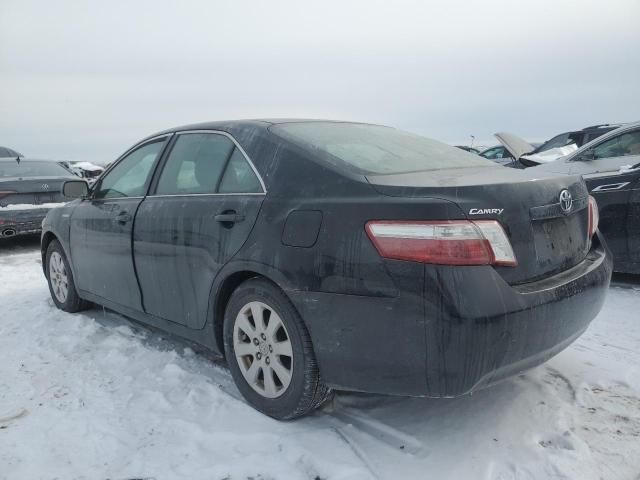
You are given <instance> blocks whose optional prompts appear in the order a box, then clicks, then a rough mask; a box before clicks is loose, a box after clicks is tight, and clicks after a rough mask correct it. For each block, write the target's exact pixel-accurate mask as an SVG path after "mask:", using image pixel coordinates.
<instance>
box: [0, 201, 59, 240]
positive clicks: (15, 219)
mask: <svg viewBox="0 0 640 480" xmlns="http://www.w3.org/2000/svg"><path fill="white" fill-rule="evenodd" d="M49 210H51V209H50V208H33V209H26V210H8V209H2V208H0V237H5V236H7V237H9V236H13V235H25V234H30V233H39V232H40V231H42V221H43V220H44V217H46V216H47V213H48V212H49Z"/></svg>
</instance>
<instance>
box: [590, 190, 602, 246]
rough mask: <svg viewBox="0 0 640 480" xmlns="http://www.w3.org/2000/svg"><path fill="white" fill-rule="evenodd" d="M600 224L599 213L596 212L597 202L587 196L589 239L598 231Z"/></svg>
mask: <svg viewBox="0 0 640 480" xmlns="http://www.w3.org/2000/svg"><path fill="white" fill-rule="evenodd" d="M598 223H600V211H599V210H598V202H596V199H595V198H593V197H592V196H591V195H589V228H588V230H589V238H591V237H593V236H594V235H595V233H596V231H597V230H598Z"/></svg>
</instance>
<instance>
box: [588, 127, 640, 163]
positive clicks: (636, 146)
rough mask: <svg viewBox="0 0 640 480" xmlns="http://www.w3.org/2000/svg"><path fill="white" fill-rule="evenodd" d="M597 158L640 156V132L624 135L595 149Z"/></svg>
mask: <svg viewBox="0 0 640 480" xmlns="http://www.w3.org/2000/svg"><path fill="white" fill-rule="evenodd" d="M593 153H594V156H595V158H611V157H625V156H628V155H640V130H635V131H633V132H627V133H623V134H622V135H618V136H616V137H613V138H611V139H609V140H607V141H604V142H602V143H601V144H600V145H598V146H596V147H594V148H593Z"/></svg>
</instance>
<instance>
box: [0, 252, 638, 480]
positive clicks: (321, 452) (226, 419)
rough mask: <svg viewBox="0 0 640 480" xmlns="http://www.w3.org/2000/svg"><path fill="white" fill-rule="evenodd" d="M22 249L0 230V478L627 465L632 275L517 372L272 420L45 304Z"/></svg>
mask: <svg viewBox="0 0 640 480" xmlns="http://www.w3.org/2000/svg"><path fill="white" fill-rule="evenodd" d="M37 248H38V247H37V241H36V240H27V241H26V242H22V243H21V242H19V241H18V240H14V241H13V242H11V243H0V306H1V310H0V312H1V313H0V478H1V479H12V480H13V479H20V480H21V479H28V480H33V479H54V478H58V479H114V480H115V479H119V480H124V479H134V478H135V479H141V478H144V479H157V480H160V479H181V478H185V479H191V480H197V479H216V480H222V479H234V480H239V479H254V480H258V479H261V480H267V479H310V480H315V479H369V478H378V479H412V478H434V479H449V478H453V479H475V478H487V479H496V480H497V479H500V480H507V479H546V478H549V479H551V478H553V479H559V478H569V479H580V480H591V479H594V480H595V479H607V480H608V479H612V480H615V479H630V480H637V479H640V279H633V278H632V277H628V278H627V279H625V283H624V284H619V285H616V286H613V287H612V288H611V290H610V294H609V297H608V300H607V302H606V305H605V308H604V310H603V311H602V313H601V314H600V316H599V317H598V318H597V319H596V320H595V321H594V323H593V324H592V326H591V327H590V328H589V330H588V331H587V332H586V333H585V335H583V337H582V338H580V339H579V340H578V341H577V342H576V343H575V344H574V345H572V346H571V347H570V348H569V349H567V350H566V351H564V352H563V353H561V354H560V355H558V356H557V357H555V358H554V359H552V360H551V361H550V362H548V363H547V364H546V365H544V366H541V367H538V368H537V369H535V370H533V371H530V372H529V373H527V374H525V375H523V376H521V377H519V378H515V379H511V380H508V381H505V382H503V383H501V384H499V385H497V386H495V387H493V388H490V389H486V390H484V391H481V392H478V393H476V394H474V395H472V396H467V397H462V398H457V399H440V400H435V399H432V400H429V399H407V398H389V397H379V396H371V395H354V394H341V395H338V396H337V397H336V399H335V401H334V402H333V403H332V404H330V405H328V406H327V407H326V408H324V409H323V410H322V411H320V412H318V413H316V414H315V415H314V416H312V417H309V418H305V419H302V420H300V421H297V422H292V423H279V422H276V421H274V420H271V419H269V418H267V417H264V416H262V415H260V414H259V413H257V412H255V411H254V410H252V409H251V408H250V407H248V406H247V405H246V404H245V403H244V402H243V400H242V399H241V398H240V396H239V394H238V392H237V390H236V389H235V387H234V386H233V382H232V380H231V377H230V375H229V373H228V372H227V370H226V369H225V368H224V367H223V366H222V365H220V364H215V363H212V362H211V360H210V359H209V358H207V356H206V355H205V354H200V353H194V351H193V350H192V349H191V348H189V347H187V346H186V345H184V344H183V343H181V342H180V341H178V340H175V339H171V338H166V337H165V336H164V335H162V334H159V333H157V332H152V331H149V330H147V329H146V328H144V327H140V326H138V325H135V324H132V323H130V322H128V321H127V320H126V319H124V318H123V317H121V316H119V315H116V314H113V313H109V312H105V311H103V310H101V309H95V310H90V311H88V312H85V313H83V314H76V315H70V314H66V313H63V312H61V311H58V310H57V309H56V308H55V307H54V306H53V303H52V301H51V299H50V298H49V292H48V290H47V286H46V283H45V280H44V277H43V275H42V270H41V265H40V259H39V253H38V251H37ZM629 278H631V280H628V279H629Z"/></svg>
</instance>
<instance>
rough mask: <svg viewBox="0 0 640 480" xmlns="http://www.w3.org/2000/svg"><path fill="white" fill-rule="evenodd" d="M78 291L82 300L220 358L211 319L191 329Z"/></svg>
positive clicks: (220, 354) (220, 353)
mask: <svg viewBox="0 0 640 480" xmlns="http://www.w3.org/2000/svg"><path fill="white" fill-rule="evenodd" d="M78 293H79V294H80V297H82V298H83V299H84V300H88V301H90V302H92V303H95V304H98V305H101V306H103V307H106V308H108V309H109V310H113V311H114V312H116V313H119V314H121V315H124V316H125V317H127V318H128V319H131V320H134V321H136V322H138V323H142V324H144V325H146V326H150V327H153V328H156V329H158V330H162V331H163V332H166V333H169V334H171V335H175V336H176V337H180V338H182V339H184V340H188V341H190V342H194V343H197V344H198V345H200V346H202V347H205V348H206V349H207V350H209V351H211V353H213V354H214V355H215V356H217V357H220V358H222V356H223V354H222V352H220V351H219V350H218V346H217V345H216V341H215V334H214V332H213V322H212V321H211V320H207V322H206V323H205V325H204V327H203V328H202V329H201V330H193V329H191V328H189V327H187V326H186V325H181V324H179V323H175V322H171V321H169V320H165V319H163V318H159V317H156V316H154V315H150V314H148V313H143V312H140V311H137V310H134V309H132V308H128V307H124V306H122V305H119V304H117V303H114V302H112V301H110V300H107V299H106V298H102V297H100V296H98V295H94V294H92V293H89V292H86V291H84V290H81V291H79V292H78Z"/></svg>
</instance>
